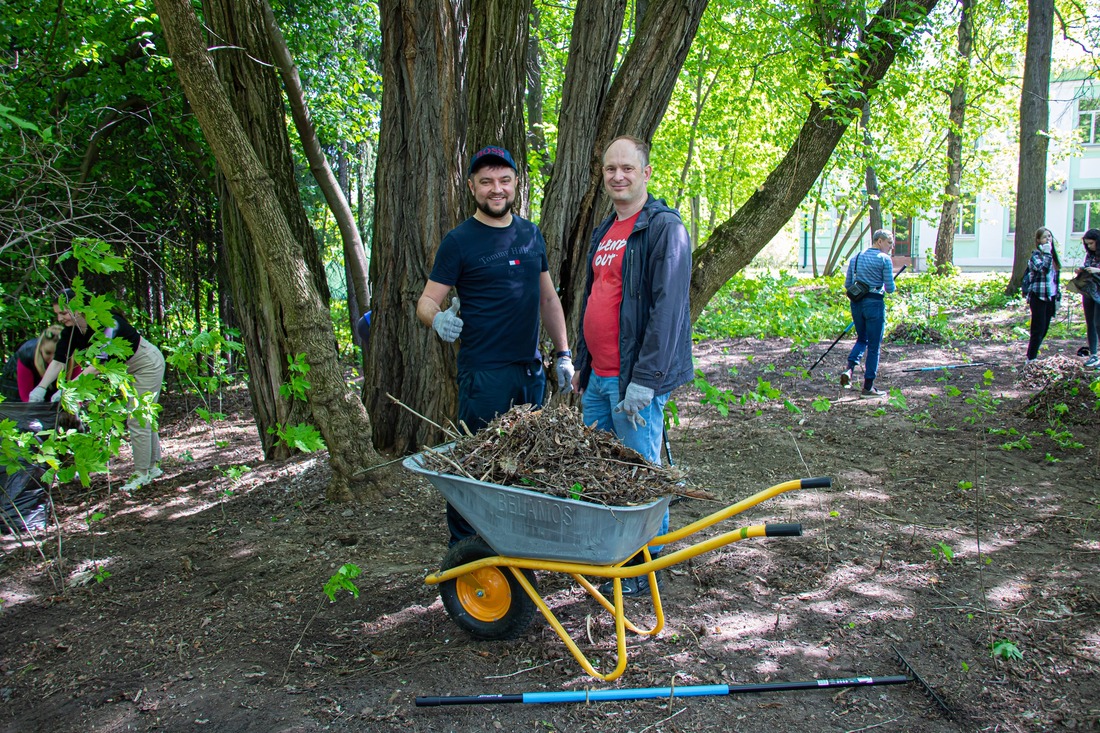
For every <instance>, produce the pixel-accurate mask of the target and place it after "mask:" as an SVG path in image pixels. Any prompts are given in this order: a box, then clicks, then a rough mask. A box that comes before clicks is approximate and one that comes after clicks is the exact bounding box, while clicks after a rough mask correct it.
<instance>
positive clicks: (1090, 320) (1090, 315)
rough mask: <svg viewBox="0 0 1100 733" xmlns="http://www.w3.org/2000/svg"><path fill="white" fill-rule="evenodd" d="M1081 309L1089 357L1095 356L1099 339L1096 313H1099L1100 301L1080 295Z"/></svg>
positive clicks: (1083, 294) (1099, 324)
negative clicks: (1083, 315)
mask: <svg viewBox="0 0 1100 733" xmlns="http://www.w3.org/2000/svg"><path fill="white" fill-rule="evenodd" d="M1081 309H1082V310H1084V311H1085V333H1086V334H1087V336H1088V341H1089V356H1096V349H1097V348H1098V347H1100V343H1097V342H1098V341H1100V337H1098V336H1097V331H1096V329H1097V326H1100V323H1097V320H1098V319H1097V313H1100V300H1093V299H1092V297H1091V296H1089V295H1087V294H1085V293H1081Z"/></svg>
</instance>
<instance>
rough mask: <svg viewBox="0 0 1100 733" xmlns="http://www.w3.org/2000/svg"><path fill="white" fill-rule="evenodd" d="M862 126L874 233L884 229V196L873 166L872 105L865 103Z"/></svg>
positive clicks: (868, 194)
mask: <svg viewBox="0 0 1100 733" xmlns="http://www.w3.org/2000/svg"><path fill="white" fill-rule="evenodd" d="M860 124H861V125H862V126H863V147H864V161H865V166H864V171H863V187H864V188H865V189H866V191H867V209H868V211H869V212H870V218H869V219H868V225H869V226H870V227H871V231H872V232H876V231H878V230H879V229H882V195H881V193H880V192H879V190H878V176H876V175H875V167H874V165H872V164H871V162H870V159H871V146H872V145H873V144H874V141H873V140H872V139H871V131H870V129H869V128H870V125H871V105H870V104H868V103H864V105H863V111H862V112H861V114H860Z"/></svg>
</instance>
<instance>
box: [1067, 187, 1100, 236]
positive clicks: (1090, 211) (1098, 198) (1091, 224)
mask: <svg viewBox="0 0 1100 733" xmlns="http://www.w3.org/2000/svg"><path fill="white" fill-rule="evenodd" d="M1098 227H1100V188H1081V189H1078V190H1076V191H1074V192H1073V233H1074V234H1084V233H1085V231H1086V230H1088V229H1094V228H1098Z"/></svg>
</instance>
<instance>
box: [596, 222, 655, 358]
mask: <svg viewBox="0 0 1100 733" xmlns="http://www.w3.org/2000/svg"><path fill="white" fill-rule="evenodd" d="M640 213H641V212H640V211H639V212H638V214H640ZM638 214H635V215H634V216H632V217H630V218H629V219H623V220H621V221H620V220H616V221H615V223H613V224H612V225H611V228H610V229H608V230H607V233H606V234H605V235H604V236H603V239H601V240H600V244H599V246H598V247H597V248H596V255H595V257H593V258H592V292H591V293H589V295H588V305H587V306H585V310H584V342H585V344H587V346H588V353H589V354H591V355H592V371H594V372H595V373H596V374H597V375H598V376H601V377H617V376H619V306H620V305H622V302H623V254H624V253H625V252H626V240H627V238H628V237H629V236H630V233H631V232H632V231H634V222H636V221H637V220H638Z"/></svg>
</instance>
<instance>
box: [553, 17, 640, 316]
mask: <svg viewBox="0 0 1100 733" xmlns="http://www.w3.org/2000/svg"><path fill="white" fill-rule="evenodd" d="M625 15H626V0H577V9H576V10H575V11H574V12H573V27H572V29H571V30H570V37H569V57H568V59H567V60H566V62H565V81H564V82H563V83H562V92H561V112H560V113H559V114H558V147H557V154H556V155H555V156H554V170H553V174H552V175H551V176H550V180H549V181H548V182H547V184H546V195H545V196H544V197H543V202H542V217H541V219H540V220H539V229H541V230H542V235H543V236H544V237H545V238H546V252H547V255H548V256H549V258H550V272H551V273H552V274H554V275H555V278H554V281H555V284H557V285H558V286H559V287H565V284H566V283H567V282H569V279H570V271H571V269H572V266H573V265H572V257H571V256H570V257H568V258H567V257H564V256H563V255H564V254H565V251H566V247H567V246H572V245H571V242H572V240H573V239H574V238H575V235H574V232H575V231H576V227H577V217H578V216H579V211H580V205H581V199H582V198H584V196H586V195H587V193H588V189H589V188H590V187H591V185H592V181H593V180H595V181H599V180H600V177H599V176H600V171H599V169H600V160H599V157H598V156H599V155H600V154H601V153H602V152H603V151H600V152H599V153H597V152H596V126H595V125H594V124H592V121H593V120H595V119H598V118H599V116H600V113H601V111H602V110H603V106H604V99H605V98H606V96H607V89H608V85H609V84H610V82H611V72H612V69H613V68H614V64H615V52H616V50H617V48H618V46H617V44H616V43H614V42H608V39H618V37H619V33H620V32H621V31H622V26H623V18H624V17H625ZM567 243H570V244H569V245H567ZM566 262H569V264H568V266H567V265H566ZM565 300H566V299H565V298H563V299H562V305H563V306H564V305H565Z"/></svg>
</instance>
